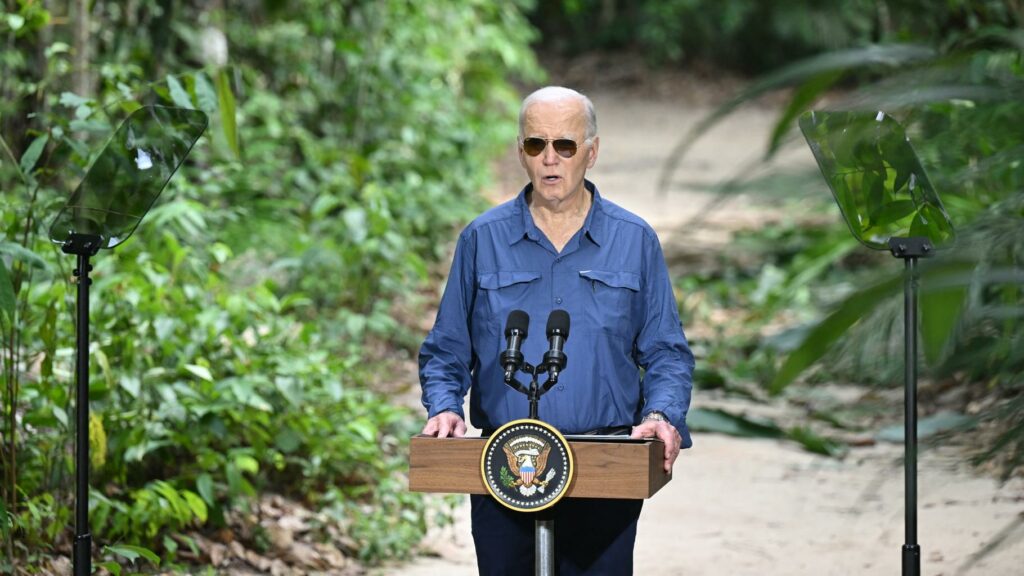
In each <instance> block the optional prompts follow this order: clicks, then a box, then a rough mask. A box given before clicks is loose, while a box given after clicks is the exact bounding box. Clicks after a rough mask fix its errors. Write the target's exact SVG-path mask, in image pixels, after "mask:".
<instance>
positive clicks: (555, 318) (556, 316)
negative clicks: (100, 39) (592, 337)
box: [547, 310, 569, 340]
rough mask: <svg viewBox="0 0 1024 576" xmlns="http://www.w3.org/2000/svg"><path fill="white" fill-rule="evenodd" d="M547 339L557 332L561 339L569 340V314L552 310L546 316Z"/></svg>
mask: <svg viewBox="0 0 1024 576" xmlns="http://www.w3.org/2000/svg"><path fill="white" fill-rule="evenodd" d="M547 332H548V338H551V336H552V334H554V333H555V332H558V333H559V334H561V335H562V338H564V339H566V340H568V339H569V313H568V312H566V311H565V310H552V311H551V315H550V316H548V330H547Z"/></svg>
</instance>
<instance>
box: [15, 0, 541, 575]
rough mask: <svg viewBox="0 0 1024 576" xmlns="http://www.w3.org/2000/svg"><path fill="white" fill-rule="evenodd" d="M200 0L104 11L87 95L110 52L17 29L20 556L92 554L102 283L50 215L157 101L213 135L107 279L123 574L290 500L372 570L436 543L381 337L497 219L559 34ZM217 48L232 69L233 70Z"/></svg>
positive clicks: (404, 13) (104, 261)
mask: <svg viewBox="0 0 1024 576" xmlns="http://www.w3.org/2000/svg"><path fill="white" fill-rule="evenodd" d="M173 4H174V9H173V11H171V12H166V11H165V10H166V9H167V7H168V4H167V3H164V2H157V1H156V0H144V1H142V2H138V3H132V4H128V5H121V4H117V3H97V4H96V6H95V7H94V10H93V12H92V14H91V16H92V22H91V24H90V25H91V27H92V29H93V31H94V32H96V34H95V35H93V36H90V42H91V43H92V46H91V47H90V48H91V50H92V53H93V54H94V57H93V59H92V60H91V61H90V62H89V64H88V69H87V70H85V72H86V74H87V76H89V77H91V79H92V83H91V84H92V85H93V86H95V88H94V89H89V90H88V91H87V92H85V93H81V94H76V93H74V91H73V90H72V87H71V74H72V56H73V54H74V52H75V51H76V50H79V49H84V48H85V47H82V46H75V45H73V44H74V41H73V40H71V39H70V38H67V36H68V31H67V30H66V29H65V28H63V27H58V26H56V25H54V24H52V22H53V20H52V19H51V18H50V14H49V13H48V12H47V11H46V9H45V8H42V7H41V6H42V4H40V3H18V8H17V9H5V11H2V12H0V34H3V35H5V37H7V38H9V39H10V42H9V43H8V44H7V45H6V46H5V48H3V49H0V71H2V80H0V94H2V98H0V190H2V192H0V229H2V230H3V233H4V237H3V238H2V241H0V328H2V333H3V337H2V344H3V346H2V358H3V360H2V366H3V371H2V374H3V389H2V396H0V443H2V446H0V457H2V460H0V470H2V472H3V473H2V476H3V478H2V479H0V480H2V481H0V501H2V503H3V504H4V508H3V509H0V517H2V518H0V519H3V520H4V522H2V523H0V525H2V526H3V528H4V534H5V538H4V547H5V549H4V552H3V554H2V555H3V556H4V557H5V558H7V557H9V558H20V559H24V560H26V561H29V562H33V561H34V560H35V559H38V556H39V555H40V554H44V553H47V552H50V553H56V552H66V551H67V550H68V549H69V533H68V528H67V527H68V526H69V522H68V520H69V516H70V510H71V505H72V499H71V498H72V491H71V490H70V487H71V481H72V475H71V474H70V472H71V471H72V469H73V464H72V462H71V460H70V458H69V456H70V454H71V452H72V451H71V450H70V447H71V445H72V438H73V435H72V434H73V430H72V429H71V426H70V424H71V422H70V419H69V415H70V414H72V413H73V406H74V398H73V378H74V376H73V371H72V367H73V361H74V352H73V341H74V339H73V334H74V326H73V316H72V314H71V311H72V310H73V303H74V298H73V292H74V290H73V286H70V285H69V284H68V282H67V279H68V278H70V276H71V275H70V273H69V268H70V262H69V260H68V258H67V257H66V256H63V255H61V254H59V253H58V251H57V250H55V249H54V247H53V245H52V244H50V242H49V241H48V239H47V238H48V226H49V220H50V218H52V215H53V214H55V213H56V211H57V210H59V208H60V207H61V206H62V205H63V204H64V202H65V201H66V198H67V194H68V192H69V191H70V190H71V189H73V188H74V187H75V186H76V185H77V183H78V181H80V180H81V179H82V177H83V175H84V174H85V171H86V169H87V168H88V167H89V166H90V164H91V163H92V162H93V161H94V160H95V156H96V154H97V152H98V151H99V150H100V149H101V148H102V145H103V143H104V141H105V139H106V138H107V137H108V136H109V135H110V133H111V131H112V130H113V129H114V128H115V127H116V126H117V125H118V123H119V122H120V120H121V119H122V118H124V117H125V116H126V115H127V114H129V113H131V112H132V111H134V110H136V109H137V108H138V107H139V106H140V105H141V104H143V103H152V102H157V103H163V104H170V105H177V106H180V107H185V108H195V109H200V110H203V111H204V112H206V113H207V114H208V115H209V116H210V117H211V125H210V128H209V129H208V130H207V132H206V134H205V136H204V138H202V139H201V140H200V141H199V143H198V144H197V145H196V147H195V149H194V150H193V151H192V154H191V155H190V157H189V158H188V160H187V161H186V163H185V164H184V165H183V167H182V168H181V169H180V170H179V173H178V174H177V175H176V176H175V177H174V179H172V181H171V184H170V186H168V188H167V189H166V190H165V191H164V192H163V195H162V198H161V200H160V201H159V202H158V203H157V205H156V206H154V207H153V208H152V209H151V210H150V212H149V214H148V216H147V217H146V219H145V220H143V222H142V223H141V224H140V226H139V228H138V229H137V230H136V232H135V234H134V236H133V237H132V238H131V239H130V241H129V242H127V243H126V244H124V245H123V246H120V247H118V248H117V250H116V251H113V252H106V251H104V252H102V253H101V254H99V255H98V256H97V257H95V258H94V260H93V263H94V266H95V270H94V272H93V278H94V283H93V287H92V296H93V300H92V303H91V307H92V312H91V317H92V338H91V345H92V347H91V350H90V357H91V364H92V367H93V373H92V377H91V382H90V396H91V400H92V402H91V408H92V411H93V414H94V416H93V419H92V420H91V421H90V430H91V432H92V433H91V435H90V436H91V438H90V439H91V442H92V448H93V449H92V454H91V455H92V456H93V466H92V478H91V485H92V487H93V491H92V497H91V502H92V509H91V513H92V532H93V534H94V538H95V539H96V541H97V543H98V544H101V545H103V544H108V543H112V542H117V545H109V546H107V547H106V548H105V549H104V550H105V552H104V560H105V562H104V563H103V566H104V567H106V568H107V569H108V570H110V571H112V572H115V573H117V572H119V571H120V564H118V562H123V561H125V560H128V561H132V562H135V561H142V560H146V561H148V562H150V563H151V564H152V565H157V564H160V566H161V567H166V566H167V563H168V562H173V561H174V557H175V551H176V549H177V544H176V539H180V538H184V537H183V536H181V534H182V533H183V532H186V531H190V530H197V529H198V530H203V529H220V528H223V527H225V526H226V525H227V522H228V518H229V517H230V516H231V514H230V513H231V512H232V511H238V510H242V511H244V510H247V509H248V508H249V507H250V506H251V505H252V502H253V500H254V499H255V498H257V497H259V495H260V494H264V493H270V492H273V493H279V494H283V495H286V496H289V497H291V498H294V499H296V500H299V501H301V502H302V503H304V504H305V505H308V506H311V507H314V508H319V509H321V510H323V511H325V512H326V513H327V514H328V516H329V517H331V518H333V520H334V522H335V526H334V527H329V526H322V527H320V528H319V530H320V534H319V536H320V537H321V538H322V539H324V540H326V539H329V538H331V537H332V535H336V527H337V526H343V527H345V530H346V531H347V532H348V534H347V536H348V537H350V538H352V539H354V540H355V541H357V542H358V544H359V547H358V550H359V554H360V556H361V557H362V559H364V560H367V561H374V560H377V559H379V558H382V557H391V556H403V555H405V554H407V553H408V552H409V550H410V548H411V547H412V546H413V545H414V544H415V543H416V542H417V541H418V540H419V538H420V537H421V536H422V534H423V533H424V532H425V530H426V521H425V518H426V515H427V508H426V505H425V503H424V502H423V499H422V498H421V497H420V496H419V495H415V494H409V493H407V492H406V489H405V485H404V480H403V479H402V477H401V470H402V469H403V468H404V466H405V458H404V452H403V451H404V450H405V448H406V442H407V438H408V437H409V435H410V434H412V433H413V432H414V431H415V419H414V418H413V417H412V415H411V413H410V412H409V411H408V410H407V409H404V408H399V407H396V406H393V405H391V404H390V403H389V399H388V398H387V397H386V396H385V395H383V394H381V393H380V392H375V391H373V390H370V389H369V386H368V383H369V382H371V381H376V380H378V379H379V378H376V377H375V374H376V373H377V372H379V371H380V369H381V368H380V367H379V366H378V365H376V364H374V362H373V360H372V355H371V354H370V352H369V350H370V346H369V345H368V343H369V342H371V341H373V342H381V341H384V342H389V341H390V342H391V344H390V345H391V346H399V347H400V346H405V345H407V344H408V343H409V341H410V339H411V338H410V337H409V336H408V335H406V334H405V333H404V331H403V329H402V327H401V325H400V324H399V322H398V321H397V320H396V319H395V314H394V304H395V302H396V301H398V300H400V299H401V298H402V297H403V296H404V295H405V294H408V293H411V292H414V291H415V290H417V289H418V288H419V287H421V284H422V282H423V280H424V279H426V278H427V271H428V269H429V268H430V267H431V266H432V265H433V264H434V263H436V262H437V261H438V259H439V258H440V257H443V256H444V255H445V254H446V247H445V244H446V242H447V241H448V239H449V237H450V233H451V230H452V229H453V227H455V226H457V225H459V224H460V223H462V222H463V221H464V220H465V219H467V218H468V217H470V216H471V215H473V214H474V213H475V212H476V210H477V209H478V208H479V207H480V205H481V202H482V201H481V200H480V198H479V195H478V191H479V189H480V188H481V187H482V186H483V185H484V184H485V183H486V182H487V179H488V177H489V167H490V162H491V159H492V158H493V156H494V155H495V154H496V153H497V152H498V151H500V150H502V149H503V147H504V144H505V143H506V142H508V141H511V139H512V138H513V137H514V134H515V124H514V114H515V109H516V104H517V100H518V99H517V97H516V95H515V91H514V90H513V89H512V87H511V86H510V84H509V83H508V79H509V78H511V77H513V76H522V77H527V78H535V77H536V76H537V75H538V74H539V72H538V70H537V68H536V65H535V63H534V61H533V57H532V54H531V53H530V52H529V50H528V49H527V43H528V42H529V40H530V39H531V34H532V32H531V29H530V27H529V26H528V25H526V24H525V22H524V19H523V17H522V15H521V12H520V10H521V6H520V5H519V4H517V3H500V4H498V3H481V2H477V1H473V0H460V1H457V2H447V3H443V4H442V3H418V2H417V3H410V2H404V1H398V0H393V1H385V2H370V1H348V2H322V1H319V0H305V1H303V2H300V3H292V6H291V7H289V8H288V9H287V10H285V9H282V8H281V6H279V5H278V3H275V2H264V3H257V4H255V5H254V4H252V3H244V5H243V4H238V3H233V2H228V3H227V5H226V6H225V8H226V12H225V13H224V14H221V13H217V12H210V11H208V9H207V8H206V7H205V4H203V3H173ZM229 16H230V17H229ZM5 26H6V28H5ZM217 38H223V39H226V40H227V45H228V46H230V54H229V56H228V62H229V63H230V65H231V67H224V66H222V65H221V64H223V62H219V61H218V60H217V59H216V58H213V57H211V56H208V53H209V52H210V50H211V49H213V47H215V46H214V45H215V44H216V43H217V42H216V39H217ZM198 68H202V70H199V71H193V72H187V73H179V72H180V71H182V70H196V69H198ZM154 81H156V82H155V83H152V82H154ZM368 510H372V512H367V511H368ZM8 534H13V536H14V537H13V538H8V537H6V535H8ZM170 535H176V536H175V538H174V539H172V538H169V536H170ZM254 538H255V537H254ZM250 544H252V545H254V546H255V545H257V544H258V543H256V542H253V543H250ZM143 547H145V548H143ZM157 554H159V556H158V555H157ZM161 557H162V559H163V561H162V562H161Z"/></svg>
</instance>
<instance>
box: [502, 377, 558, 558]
mask: <svg viewBox="0 0 1024 576" xmlns="http://www.w3.org/2000/svg"><path fill="white" fill-rule="evenodd" d="M563 363H564V361H563ZM555 364H556V362H555V361H550V360H545V361H544V362H541V363H540V364H539V365H537V366H534V365H532V364H530V363H529V362H523V363H522V364H521V366H520V367H519V369H518V370H519V371H521V372H525V373H526V374H529V375H530V385H529V386H524V385H523V383H522V382H520V381H519V380H518V379H516V377H515V376H514V374H515V372H513V373H512V374H513V376H510V377H508V378H506V379H505V384H508V385H509V386H510V387H512V388H513V389H514V390H517V391H519V392H522V393H523V394H526V397H527V399H529V401H530V419H531V420H539V419H540V418H539V417H538V416H537V412H538V405H539V404H540V397H541V396H543V395H544V394H546V393H547V392H548V391H549V390H551V388H553V387H554V385H555V384H557V383H558V375H557V374H558V373H557V372H556V373H551V372H548V379H547V380H546V381H545V382H544V384H543V385H538V383H537V377H538V376H539V375H540V374H542V373H544V372H547V371H548V368H549V367H551V366H553V365H555ZM533 545H534V549H535V553H534V554H535V557H534V565H533V569H534V574H536V575H537V576H554V574H555V520H554V518H552V517H551V510H542V511H541V512H537V519H536V520H534V544H533Z"/></svg>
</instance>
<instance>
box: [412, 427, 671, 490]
mask: <svg viewBox="0 0 1024 576" xmlns="http://www.w3.org/2000/svg"><path fill="white" fill-rule="evenodd" d="M565 438H566V440H568V441H569V449H570V450H571V451H572V455H573V460H574V461H575V463H576V474H575V477H574V478H573V481H572V484H570V485H569V488H568V491H567V492H566V493H565V497H567V498H628V499H644V498H650V497H651V496H653V495H654V493H655V492H657V491H658V490H660V489H661V487H662V486H664V485H665V484H667V483H668V481H669V480H671V479H672V475H671V474H670V473H667V472H665V469H664V462H665V460H664V458H665V444H664V443H663V442H661V441H660V440H655V439H644V440H634V439H631V438H629V437H628V436H621V437H616V436H585V435H582V436H573V435H567V436H566V437H565ZM486 441H487V439H486V438H479V437H474V438H470V437H463V438H435V437H433V436H425V435H422V434H420V435H417V436H413V437H412V441H411V442H410V446H409V490H411V491H413V492H448V493H456V494H487V490H486V488H484V483H483V479H482V478H481V473H480V458H481V456H482V455H483V449H484V444H485V442H486Z"/></svg>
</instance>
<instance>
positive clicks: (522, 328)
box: [505, 310, 530, 340]
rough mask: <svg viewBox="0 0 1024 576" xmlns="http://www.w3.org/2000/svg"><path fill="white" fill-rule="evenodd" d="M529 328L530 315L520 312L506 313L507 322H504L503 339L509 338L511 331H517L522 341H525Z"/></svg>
mask: <svg viewBox="0 0 1024 576" xmlns="http://www.w3.org/2000/svg"><path fill="white" fill-rule="evenodd" d="M529 327H530V315H529V314H527V313H526V312H523V311H522V310H513V311H511V312H509V313H508V321H506V322H505V338H508V337H509V336H511V335H512V331H513V330H518V331H519V333H520V334H521V335H522V336H521V337H522V339H523V340H526V335H527V329H528V328H529Z"/></svg>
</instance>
